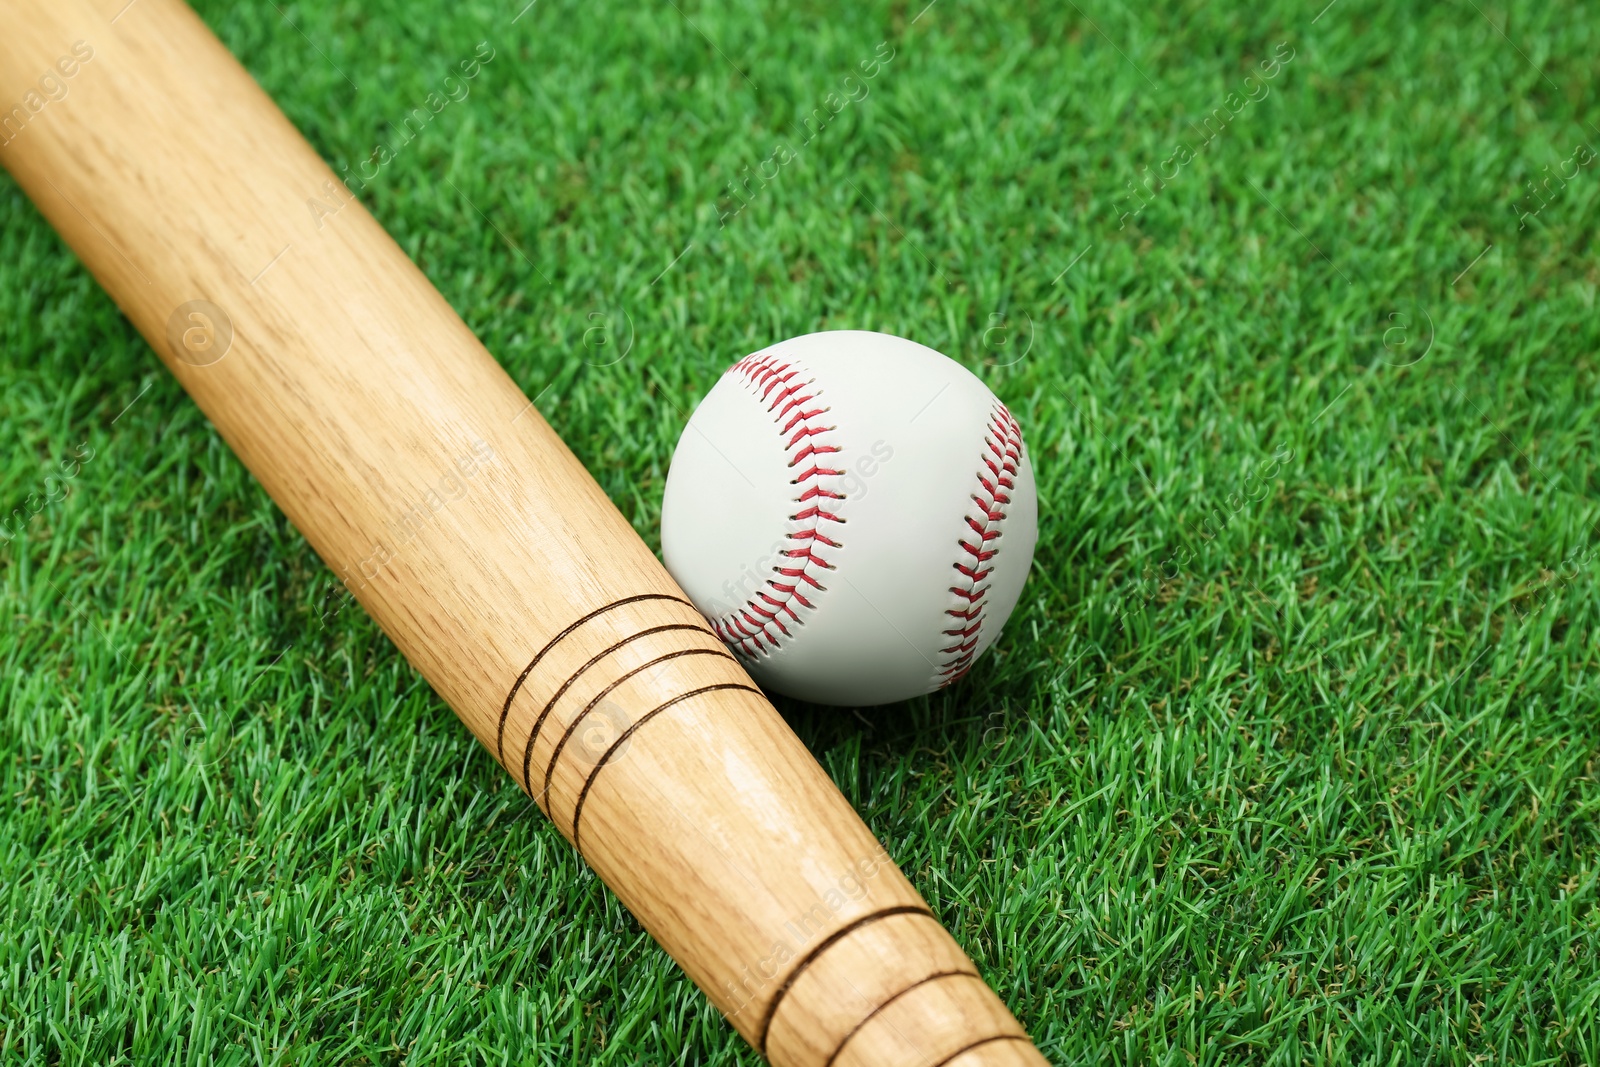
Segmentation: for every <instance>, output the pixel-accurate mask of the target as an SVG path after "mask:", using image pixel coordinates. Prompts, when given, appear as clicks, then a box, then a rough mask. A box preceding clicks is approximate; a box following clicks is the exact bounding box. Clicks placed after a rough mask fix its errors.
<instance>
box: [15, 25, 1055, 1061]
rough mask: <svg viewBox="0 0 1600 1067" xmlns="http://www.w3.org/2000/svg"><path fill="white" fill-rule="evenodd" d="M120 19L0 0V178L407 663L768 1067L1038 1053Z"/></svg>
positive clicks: (536, 467) (520, 426) (650, 609)
mask: <svg viewBox="0 0 1600 1067" xmlns="http://www.w3.org/2000/svg"><path fill="white" fill-rule="evenodd" d="M124 2H125V0H107V3H106V4H105V5H104V6H103V7H97V6H96V5H94V4H91V3H88V2H86V0H5V2H4V3H0V101H12V102H20V103H19V104H18V107H19V108H20V111H18V110H14V111H12V112H11V113H10V114H9V115H0V123H8V124H7V125H5V129H4V131H3V132H0V141H4V144H3V146H0V162H3V163H4V165H5V166H6V168H7V169H8V170H9V171H10V172H11V173H12V174H13V175H14V176H15V177H16V179H17V181H18V182H19V183H20V184H21V186H22V187H23V189H25V190H26V191H27V193H28V195H29V196H30V197H31V198H32V199H33V201H34V203H36V204H37V205H38V207H39V210H40V211H41V212H42V213H43V214H44V215H45V217H46V218H48V219H49V220H50V222H51V223H52V224H53V225H54V226H55V227H56V229H57V230H58V231H60V233H61V234H62V235H63V237H64V238H65V239H66V240H67V242H68V243H69V244H70V245H71V246H72V247H73V249H74V250H76V252H77V253H78V255H79V256H80V257H81V258H82V260H83V262H84V263H85V264H86V265H87V266H88V268H89V269H90V271H92V272H93V274H94V275H95V277H96V278H97V279H98V280H99V281H100V283H101V284H102V285H103V286H104V287H105V289H106V291H107V292H108V293H110V294H111V296H112V298H113V299H114V300H115V301H116V302H117V305H118V306H119V307H120V308H121V309H122V311H123V312H124V314H126V315H127V316H128V318H129V319H130V320H131V321H132V322H133V323H134V325H135V326H136V327H137V328H138V329H139V331H140V332H141V333H142V334H143V335H144V336H145V337H146V338H147V339H148V340H149V341H150V343H151V346H152V347H153V348H154V349H155V350H156V352H157V353H158V354H159V355H160V357H161V359H162V360H163V361H164V362H165V363H166V365H167V366H168V367H169V368H170V369H171V371H172V373H173V374H175V375H176V376H177V378H178V379H179V381H181V382H182V384H183V386H184V388H185V389H187V390H188V392H189V394H190V395H191V396H192V397H193V398H194V400H195V402H196V403H198V404H199V405H200V407H201V409H202V410H203V411H204V412H205V413H206V415H207V416H208V417H209V418H210V419H211V420H212V422H213V423H214V424H215V425H216V427H217V429H218V431H219V432H220V433H221V434H222V436H223V437H224V438H225V439H226V440H227V441H228V443H229V445H231V446H232V448H233V449H234V451H235V452H236V453H237V454H238V455H239V457H240V458H241V459H242V460H243V461H244V463H245V464H246V465H247V466H248V467H249V469H250V470H251V471H252V473H254V475H255V476H256V477H257V478H258V479H259V480H260V481H261V483H262V485H264V486H265V487H266V489H267V491H268V492H269V493H270V494H271V495H272V497H273V499H274V500H275V501H276V502H277V503H278V505H279V506H280V507H281V508H282V509H283V511H284V512H285V514H286V515H288V517H289V518H290V519H291V520H292V521H293V522H294V524H295V525H296V526H297V527H298V528H299V529H300V530H301V531H302V532H303V533H304V534H305V536H306V538H307V539H308V540H309V541H310V542H311V544H312V545H313V546H314V547H315V549H316V550H317V552H318V553H319V554H320V555H321V556H322V558H323V559H324V560H325V561H326V562H327V563H328V565H329V566H330V567H332V568H333V570H334V571H335V572H336V573H338V574H339V575H341V576H342V577H343V578H344V579H345V580H346V582H347V584H348V585H349V586H350V587H351V589H352V591H353V592H354V593H355V595H356V597H357V599H359V601H360V602H361V604H362V605H363V606H364V607H365V608H366V610H367V611H368V612H369V613H370V614H371V615H372V616H373V618H374V619H376V620H377V622H378V623H379V625H381V626H382V627H383V629H384V631H385V632H386V633H387V634H388V635H389V637H390V638H391V639H393V641H394V643H395V644H396V645H397V646H398V647H399V649H400V650H401V651H402V652H403V653H404V655H405V656H406V658H407V659H408V660H409V661H410V662H411V663H412V664H414V665H415V666H416V667H417V668H418V669H419V670H420V671H421V672H422V674H423V675H424V676H425V677H426V678H427V679H428V681H429V683H430V684H431V685H432V686H433V687H434V689H435V690H436V691H437V692H438V693H439V694H440V695H441V696H442V697H443V698H444V699H445V700H446V701H447V702H448V703H449V704H450V706H451V707H452V708H454V709H455V711H456V712H457V714H459V715H460V717H461V719H462V721H463V722H465V723H466V724H467V726H468V728H470V729H471V730H472V731H473V732H474V733H475V734H476V735H477V736H478V738H479V739H480V740H481V741H482V742H483V743H484V744H485V745H486V746H487V747H488V748H489V750H490V751H491V752H493V753H494V754H495V755H496V757H497V758H498V759H499V760H500V762H501V763H502V764H503V765H504V766H505V767H506V769H507V771H508V772H509V773H510V774H511V775H512V776H513V777H514V778H515V779H516V780H517V781H518V782H519V783H521V784H522V785H523V787H524V788H525V789H526V790H527V791H528V792H529V794H530V796H531V797H532V798H533V799H534V801H535V803H537V804H538V806H539V807H540V808H542V809H543V810H544V811H545V812H546V814H547V815H549V817H550V818H551V819H552V820H553V821H554V823H555V825H556V826H557V827H558V828H559V829H560V831H561V832H562V833H564V834H566V835H567V837H568V838H569V839H571V840H572V841H573V843H574V844H575V845H576V846H577V847H578V848H579V849H580V851H581V852H582V853H583V855H584V857H585V858H586V859H587V860H588V862H589V863H590V864H591V865H592V866H593V867H594V868H595V869H596V871H598V872H599V874H600V875H601V876H602V877H603V878H604V879H605V881H606V883H607V884H608V885H609V886H610V887H611V888H612V889H613V890H614V891H615V892H616V894H617V895H618V897H620V898H621V899H622V901H623V902H624V903H625V904H626V905H627V906H628V908H629V909H630V910H632V912H633V914H634V915H635V916H637V917H638V919H639V920H640V922H641V923H643V925H644V926H645V927H646V928H647V929H648V930H649V931H650V932H651V934H652V935H654V937H655V938H656V939H657V940H658V941H659V942H660V943H661V944H662V945H663V946H664V947H665V948H666V949H667V951H668V952H670V953H671V954H672V955H673V957H674V958H675V959H676V960H677V961H678V962H679V963H680V964H681V965H682V967H683V969H684V970H685V971H686V972H687V973H688V974H689V976H690V977H691V978H692V979H693V980H694V981H695V982H696V983H697V984H698V985H699V986H700V988H702V989H703V990H705V992H706V993H707V995H708V996H709V997H710V998H711V1000H712V1001H713V1003H715V1004H716V1005H717V1007H718V1008H719V1009H721V1010H722V1011H723V1012H724V1013H725V1014H726V1015H727V1016H728V1017H729V1018H730V1019H731V1020H732V1022H733V1024H734V1026H735V1027H736V1028H738V1030H739V1032H740V1033H742V1034H743V1035H744V1036H745V1037H746V1038H748V1039H749V1040H750V1041H751V1042H752V1044H754V1045H755V1046H756V1047H758V1048H761V1049H762V1050H763V1051H764V1052H765V1053H767V1054H768V1056H769V1057H770V1058H771V1060H772V1061H773V1062H774V1063H778V1064H784V1065H791V1064H792V1065H796V1067H822V1065H824V1064H828V1063H838V1064H845V1063H852V1064H855V1063H873V1064H878V1065H889V1067H901V1065H904V1067H932V1065H934V1064H938V1063H947V1062H957V1061H959V1062H960V1063H961V1064H963V1065H964V1067H970V1065H976V1064H982V1063H994V1064H1000V1063H1008V1064H1009V1063H1034V1064H1038V1063H1043V1062H1044V1060H1043V1058H1042V1057H1041V1056H1039V1054H1038V1053H1037V1052H1036V1051H1034V1050H1033V1048H1032V1046H1031V1045H1030V1044H1028V1043H1027V1042H1026V1040H1025V1039H1024V1038H1023V1037H1022V1030H1021V1028H1020V1027H1019V1026H1018V1025H1017V1023H1016V1021H1015V1019H1013V1018H1012V1017H1011V1015H1010V1013H1009V1012H1007V1011H1006V1009H1005V1007H1004V1006H1003V1005H1002V1004H1001V1003H1000V1001H999V999H998V998H997V997H995V995H994V994H993V993H992V992H991V991H990V990H989V989H988V988H987V987H986V986H984V985H983V984H982V982H981V981H980V980H978V979H977V978H976V977H975V976H976V968H975V967H973V965H972V963H971V961H970V960H968V959H967V957H966V956H965V954H964V953H963V952H962V951H961V950H960V948H959V947H958V946H957V945H956V944H955V942H954V941H953V940H952V939H951V938H950V937H949V935H948V934H946V933H945V932H944V931H943V929H941V928H940V927H939V925H938V923H937V922H936V921H935V920H934V919H933V918H932V916H931V914H930V913H929V912H928V909H927V907H926V905H925V904H924V903H923V901H922V899H921V897H920V896H919V895H918V894H917V892H916V890H915V889H914V888H913V887H912V886H911V884H910V883H909V882H908V881H907V880H906V879H905V877H904V876H903V875H902V874H901V873H900V871H899V870H898V869H897V868H896V867H895V866H894V864H893V862H892V861H891V860H889V858H888V857H887V856H885V855H884V854H883V850H882V848H881V846H880V845H879V844H878V842H877V841H876V840H875V839H874V838H873V836H872V834H871V833H870V832H869V831H868V829H867V827H866V826H865V825H864V824H863V823H862V822H861V820H860V819H859V818H858V817H857V816H856V814H855V813H854V812H853V811H852V810H851V808H850V807H849V805H848V803H847V802H846V801H845V799H844V797H843V796H842V795H841V794H840V793H839V791H838V790H837V789H836V788H835V787H834V785H833V783H832V782H831V781H830V780H829V779H828V777H827V776H826V775H825V774H824V773H823V771H822V769H821V768H820V767H819V766H818V765H817V763H816V762H815V761H814V760H813V759H812V758H811V756H810V754H809V753H808V752H807V751H806V749H805V747H804V746H803V745H802V744H801V743H800V742H799V740H798V739H797V738H796V737H795V736H794V735H793V733H792V732H791V731H790V730H789V729H788V728H787V726H786V725H785V724H784V723H783V721H782V719H781V718H780V717H779V716H778V715H777V714H776V712H774V710H773V709H772V707H771V705H770V704H769V703H768V702H767V701H766V699H765V698H764V697H762V695H761V694H760V692H759V691H758V690H757V689H756V688H755V687H754V685H753V684H752V683H751V682H750V680H749V678H748V677H747V676H746V675H745V673H744V671H743V669H742V668H741V667H740V666H739V665H738V664H737V662H735V661H734V660H733V658H732V657H731V656H729V655H728V654H727V652H726V651H725V649H724V648H723V646H722V643H721V642H720V641H719V640H718V639H717V638H716V636H715V635H714V634H713V633H711V631H710V629H709V628H708V627H707V625H706V623H705V620H704V619H703V618H702V617H701V616H700V615H699V614H698V613H697V612H696V611H695V610H694V608H693V607H692V606H690V605H689V604H688V603H687V602H686V601H685V600H683V597H682V593H681V591H679V590H678V589H677V587H676V586H675V585H674V584H673V582H672V580H671V578H670V577H669V576H668V575H667V573H666V572H665V570H664V569H663V568H662V567H661V565H660V564H659V562H658V561H657V560H656V559H655V557H654V555H653V554H652V553H651V552H650V551H649V549H648V548H647V547H646V546H645V545H644V543H643V542H642V541H641V540H640V539H639V538H638V537H637V536H636V535H635V534H634V532H633V530H632V528H631V527H630V526H629V525H628V523H627V521H626V520H625V519H624V518H623V516H622V515H621V514H620V513H619V512H618V511H617V510H616V508H615V507H613V506H612V504H611V502H610V501H609V500H608V499H607V498H606V496H605V495H604V493H603V492H602V491H601V490H600V488H599V486H598V485H597V484H596V483H595V482H594V480H593V479H592V478H590V477H589V475H588V473H587V472H586V471H584V469H583V467H582V465H581V464H580V463H579V462H578V461H577V459H576V458H575V457H574V456H573V455H572V453H571V452H570V451H568V449H567V448H566V447H565V446H564V445H563V444H562V442H561V441H560V439H559V438H558V437H557V436H556V434H555V433H554V432H553V431H552V430H551V429H550V427H549V425H548V424H547V423H546V422H545V421H544V420H543V419H542V418H541V417H540V416H539V414H538V412H537V411H535V410H532V409H531V407H530V406H529V404H528V401H527V400H526V398H525V397H524V396H523V395H522V393H521V392H520V391H519V390H518V389H517V387H516V386H515V384H514V383H513V382H512V381H511V380H510V379H509V378H508V377H507V376H506V374H505V372H504V371H503V370H502V369H501V368H500V366H499V365H498V364H497V363H496V362H495V361H494V359H493V358H492V357H491V356H490V355H489V353H488V352H487V351H485V350H484V348H483V346H482V345H481V344H479V343H478V341H477V339H476V338H475V337H474V336H473V334H472V332H471V331H470V330H469V329H468V328H467V327H466V326H465V324H463V323H462V322H461V320H460V319H459V318H458V317H457V316H456V315H455V313H454V312H453V311H452V310H451V308H450V307H449V305H448V304H447V303H446V302H445V300H444V299H443V298H442V297H441V296H440V295H439V293H438V292H437V291H436V290H435V289H434V288H433V286H432V285H431V284H430V283H429V282H428V280H427V279H426V278H425V277H423V275H422V274H421V272H420V271H418V270H417V269H416V267H415V266H414V265H413V264H412V263H411V262H410V261H409V260H408V259H407V258H406V256H405V255H404V253H403V252H402V251H401V250H400V248H399V247H398V246H397V245H396V244H395V243H394V242H393V241H392V240H391V239H390V238H389V237H388V235H387V234H386V233H384V231H383V229H382V228H381V227H380V226H379V225H378V224H377V223H376V222H375V221H374V220H373V219H372V218H371V217H370V216H369V215H368V214H367V213H366V212H365V211H364V210H363V209H362V208H361V206H360V205H359V204H356V203H352V204H350V205H349V206H346V207H344V208H343V209H342V210H341V211H340V212H339V213H338V214H337V215H336V216H333V217H326V218H322V219H321V220H320V224H319V219H318V217H317V215H316V214H315V213H313V212H312V211H310V210H309V209H308V206H307V201H308V200H309V199H311V198H314V197H323V198H326V196H327V190H328V189H330V188H332V187H333V186H334V185H336V184H337V178H336V177H335V176H334V174H333V173H332V171H330V170H329V168H328V167H327V166H326V165H324V163H323V162H322V161H321V159H319V158H318V157H317V155H316V153H315V152H314V151H312V149H311V148H310V146H309V145H307V144H306V143H305V141H304V140H303V139H302V138H301V137H300V136H299V134H298V133H297V132H296V131H295V130H294V129H293V127H292V126H291V125H290V124H289V122H288V121H287V120H286V119H285V118H284V116H283V115H282V114H281V113H280V112H279V111H278V109H277V108H276V107H275V106H274V105H273V104H272V102H271V101H270V100H269V99H268V98H267V96H266V95H265V94H264V93H263V92H262V91H261V90H260V89H259V88H258V87H257V86H256V84H255V83H254V82H253V81H252V80H251V79H250V77H249V76H248V75H247V74H246V73H245V71H244V69H243V68H242V67H240V66H239V65H238V63H237V62H235V60H234V59H233V58H232V57H231V56H230V55H229V54H228V53H227V51H226V49H224V48H223V47H222V46H221V44H220V43H218V42H217V40H216V39H215V38H214V37H213V36H212V35H211V33H210V32H209V31H208V30H207V29H206V28H205V26H204V25H203V24H202V23H201V22H200V20H199V19H198V18H196V17H195V15H194V14H193V13H192V12H191V11H190V10H189V9H188V8H187V7H185V6H184V5H182V4H181V3H178V2H177V0H137V3H136V4H134V5H133V6H131V7H124ZM113 19H115V22H114V23H113V21H112V20H113ZM85 53H87V57H85ZM69 56H70V57H74V58H73V60H72V61H71V62H70V63H67V64H65V65H61V60H62V58H63V57H69ZM69 66H70V67H71V68H72V69H73V73H72V74H71V75H70V76H67V75H65V74H62V75H60V77H62V78H64V79H66V84H68V86H69V91H68V92H67V93H66V95H65V96H64V97H62V98H60V99H47V98H46V97H44V96H42V95H40V94H39V93H38V92H37V91H36V90H37V86H38V85H39V82H40V78H41V76H43V75H45V74H48V73H50V72H51V71H53V70H59V71H65V70H66V69H67V67H69ZM36 99H37V100H38V101H41V102H42V104H41V106H39V107H38V108H35V107H34V106H33V104H34V102H35V100H36ZM8 106H9V105H8ZM196 301H201V302H204V304H202V305H195V304H194V303H193V302H196ZM195 307H199V308H200V309H201V312H200V313H201V314H202V315H204V316H207V317H203V318H200V319H195V318H192V317H191V312H192V311H193V310H194V308H195ZM214 309H220V310H221V314H220V315H219V314H217V313H216V311H215V310H214ZM224 323H226V325H227V327H228V330H229V331H231V341H230V343H229V344H228V346H227V348H226V352H225V353H224V354H222V355H221V358H214V357H215V356H216V355H217V353H218V351H219V349H220V348H221V338H222V336H223V333H222V332H221V330H220V327H221V326H222V324H224ZM208 329H209V331H210V332H207V330H208ZM451 479H454V481H451ZM447 482H448V483H449V484H452V485H459V486H462V487H464V488H463V489H462V492H461V493H460V494H459V495H458V496H457V498H456V499H453V500H450V501H448V502H447V503H446V504H445V506H443V507H442V508H439V509H437V510H434V509H433V508H431V507H429V508H428V510H427V512H426V518H425V520H422V521H419V520H418V519H417V515H418V514H419V511H418V507H419V505H418V502H419V501H429V500H430V499H431V498H430V494H432V493H437V489H436V487H437V486H439V485H440V484H442V483H447ZM943 975H949V977H941V976H943Z"/></svg>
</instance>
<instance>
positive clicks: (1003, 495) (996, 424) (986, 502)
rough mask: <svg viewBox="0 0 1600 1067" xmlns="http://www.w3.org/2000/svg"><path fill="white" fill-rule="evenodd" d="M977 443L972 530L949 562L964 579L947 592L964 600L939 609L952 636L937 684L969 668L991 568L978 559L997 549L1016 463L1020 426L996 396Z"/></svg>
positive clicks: (991, 556)
mask: <svg viewBox="0 0 1600 1067" xmlns="http://www.w3.org/2000/svg"><path fill="white" fill-rule="evenodd" d="M983 444H984V452H983V453H982V454H980V455H979V456H978V468H977V479H978V484H979V485H980V486H982V487H983V494H982V495H980V494H978V493H973V494H972V502H973V503H974V504H975V505H977V511H976V513H975V514H968V515H967V516H966V523H967V528H968V529H969V530H970V531H971V532H972V534H973V535H975V536H971V537H968V536H962V537H958V538H956V545H957V546H958V548H959V549H960V553H959V555H958V556H957V558H956V561H955V563H954V564H952V566H953V567H954V568H955V570H956V571H957V573H959V574H960V575H962V577H964V578H966V579H967V580H966V582H965V584H964V585H961V584H957V585H952V586H951V587H950V592H951V593H952V594H954V595H955V596H957V597H959V598H960V599H961V600H962V601H964V602H965V606H963V607H959V608H951V609H949V610H947V611H946V612H945V614H946V615H948V616H950V618H951V619H952V620H954V622H955V625H953V626H952V627H951V628H950V629H948V630H945V631H944V636H946V637H950V638H955V640H954V641H953V642H952V643H951V644H950V645H948V646H947V647H945V648H941V649H940V650H939V653H940V655H941V656H942V657H943V661H942V662H941V663H940V665H939V678H940V682H939V685H940V687H941V688H942V687H944V686H947V685H950V684H951V683H952V682H955V681H956V680H958V679H960V678H961V677H962V676H963V675H965V674H966V673H967V672H968V671H969V670H971V669H972V661H973V660H974V659H975V658H976V655H977V651H978V644H979V643H980V641H981V635H982V633H983V622H984V604H983V598H984V596H985V595H986V594H987V593H988V592H989V586H988V585H987V584H986V583H987V582H988V580H989V576H990V575H992V574H993V573H994V568H993V567H986V566H984V565H985V564H986V563H988V562H989V561H990V560H992V559H994V557H995V556H997V555H999V553H1000V548H999V546H998V544H995V542H998V541H999V539H1000V535H1001V533H1002V532H1003V531H1002V530H1001V529H1000V525H1001V524H1002V523H1004V522H1005V518H1006V505H1008V504H1010V503H1011V491H1012V490H1014V489H1016V487H1017V468H1018V467H1020V466H1021V464H1022V427H1020V426H1018V425H1017V420H1016V419H1014V418H1012V417H1011V412H1009V411H1007V410H1006V406H1005V405H1004V404H1002V403H1000V402H999V401H998V400H997V401H995V405H994V410H993V411H992V412H991V413H990V416H989V425H988V426H987V427H986V432H985V433H984V438H983Z"/></svg>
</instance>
